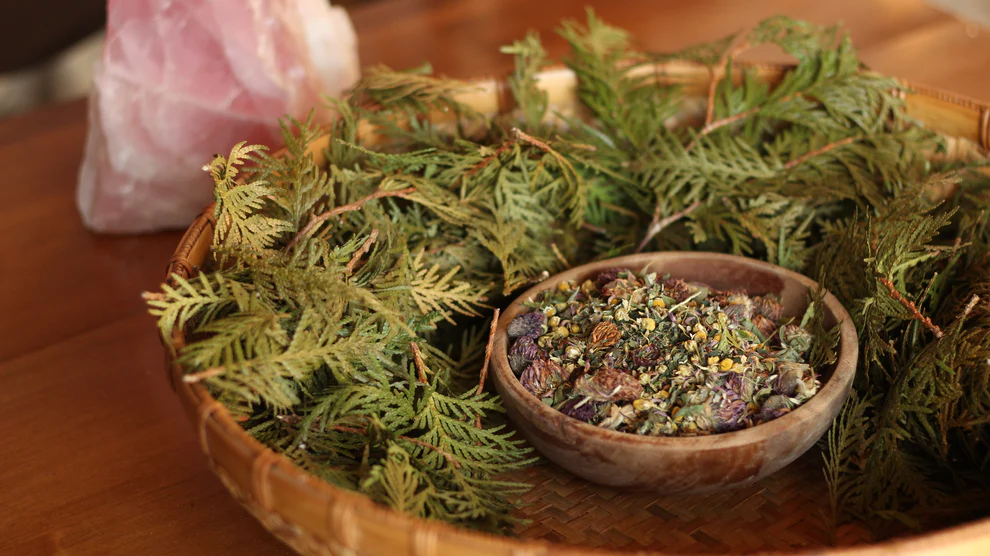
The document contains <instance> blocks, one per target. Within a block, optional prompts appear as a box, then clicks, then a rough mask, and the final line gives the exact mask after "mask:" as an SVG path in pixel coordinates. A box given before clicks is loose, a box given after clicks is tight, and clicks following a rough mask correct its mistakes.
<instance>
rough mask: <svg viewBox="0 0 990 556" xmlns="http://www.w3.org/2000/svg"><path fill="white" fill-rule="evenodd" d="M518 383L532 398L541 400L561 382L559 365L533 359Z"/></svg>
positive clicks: (545, 360) (546, 360) (547, 360)
mask: <svg viewBox="0 0 990 556" xmlns="http://www.w3.org/2000/svg"><path fill="white" fill-rule="evenodd" d="M519 382H521V383H522V385H523V388H525V389H527V390H529V391H530V393H532V394H533V395H534V396H536V397H538V398H542V397H543V396H545V395H547V394H549V393H550V392H553V390H554V389H555V388H557V387H558V386H560V384H561V382H563V376H562V372H561V368H560V365H559V364H557V363H556V362H554V361H551V360H549V359H535V360H534V361H533V362H532V363H530V364H529V366H528V367H526V370H525V371H523V373H522V376H520V377H519Z"/></svg>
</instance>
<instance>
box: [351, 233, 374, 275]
mask: <svg viewBox="0 0 990 556" xmlns="http://www.w3.org/2000/svg"><path fill="white" fill-rule="evenodd" d="M376 241H378V228H374V229H372V230H371V235H369V236H368V239H366V240H364V244H362V245H361V248H360V249H358V250H357V251H355V252H354V255H352V256H351V262H349V263H347V273H348V274H351V273H353V272H354V267H356V266H357V264H358V262H359V261H360V260H361V257H363V256H364V254H365V253H367V252H368V251H370V250H371V246H372V245H373V244H374V243H375V242H376Z"/></svg>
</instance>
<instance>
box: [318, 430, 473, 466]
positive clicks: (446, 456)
mask: <svg viewBox="0 0 990 556" xmlns="http://www.w3.org/2000/svg"><path fill="white" fill-rule="evenodd" d="M330 429H331V430H335V431H337V432H346V433H350V434H359V435H361V436H367V434H368V431H366V430H363V429H359V428H357V427H348V426H346V425H333V426H332V427H330ZM395 438H396V439H398V440H405V441H406V442H411V443H413V444H415V445H417V446H422V447H423V448H426V449H427V450H433V451H434V452H436V453H438V454H440V455H441V456H443V458H444V459H445V460H447V461H448V462H449V463H450V464H451V465H453V466H454V468H455V469H460V467H461V463H460V462H459V461H457V458H455V457H454V455H453V454H451V453H450V452H447V451H446V450H443V449H442V448H440V447H438V446H434V445H433V444H430V443H429V442H423V441H422V440H420V439H418V438H413V437H411V436H406V435H404V434H399V435H396V437H395Z"/></svg>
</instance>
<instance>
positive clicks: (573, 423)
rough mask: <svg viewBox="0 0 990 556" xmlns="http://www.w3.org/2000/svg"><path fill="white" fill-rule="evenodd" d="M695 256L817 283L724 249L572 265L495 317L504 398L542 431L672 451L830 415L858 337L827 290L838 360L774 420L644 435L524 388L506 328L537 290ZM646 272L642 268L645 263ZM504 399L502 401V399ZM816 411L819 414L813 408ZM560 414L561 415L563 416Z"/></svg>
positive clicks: (754, 438)
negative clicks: (595, 420) (586, 418)
mask: <svg viewBox="0 0 990 556" xmlns="http://www.w3.org/2000/svg"><path fill="white" fill-rule="evenodd" d="M675 257H676V258H682V259H694V260H709V261H710V260H723V261H732V262H735V263H741V264H743V265H745V266H748V267H750V268H752V269H755V270H758V271H762V272H769V273H772V274H774V275H776V276H779V277H781V278H782V279H783V280H784V281H785V282H786V281H791V282H797V283H798V284H800V285H802V286H805V287H807V288H808V289H809V290H811V289H813V288H818V287H820V286H819V285H818V283H817V282H815V281H814V280H812V279H811V278H808V277H807V276H804V275H803V274H799V273H797V272H794V271H792V270H788V269H786V268H783V267H781V266H777V265H774V264H770V263H767V262H764V261H760V260H757V259H753V258H750V257H743V256H739V255H729V254H725V253H715V252H709V251H654V252H649V253H637V254H634V255H625V256H621V257H615V258H611V259H604V260H601V261H595V262H592V263H588V264H584V265H581V266H576V267H573V268H571V269H568V270H565V271H563V272H560V273H558V274H554V275H553V276H550V277H549V278H547V279H546V280H543V281H541V282H540V283H539V284H536V285H534V286H533V287H531V288H529V289H528V290H526V291H525V292H523V293H522V294H521V295H519V296H518V297H517V298H515V299H513V300H512V302H511V303H510V304H509V305H508V306H507V309H506V311H505V312H504V313H502V315H501V317H500V318H499V323H498V326H497V329H496V332H495V341H494V345H493V347H492V350H493V352H494V353H493V354H492V364H493V366H494V373H493V374H494V376H493V379H494V380H495V381H496V382H498V383H499V384H500V385H501V386H502V387H504V388H505V392H503V393H502V397H503V398H506V397H511V398H512V399H513V401H515V402H518V403H521V404H523V405H524V406H525V407H526V408H527V409H528V410H529V411H530V412H532V413H535V414H537V415H538V416H540V417H543V418H545V419H542V420H540V421H530V422H531V423H532V425H533V426H535V427H538V428H541V429H543V430H553V429H556V430H554V432H555V433H556V434H558V435H559V434H560V433H563V435H564V436H567V435H570V434H578V435H582V436H586V437H596V438H597V439H599V440H601V441H604V442H611V443H616V444H623V445H629V444H632V445H636V446H642V447H655V448H662V449H665V450H676V451H681V450H684V451H705V450H722V449H725V448H732V447H737V446H744V445H748V444H754V443H757V442H762V441H764V440H766V438H767V437H773V436H775V435H777V434H780V433H783V432H784V431H786V430H787V429H790V428H792V427H794V426H797V425H799V424H801V423H803V422H808V421H812V420H815V419H816V416H817V418H821V416H822V415H823V414H824V415H829V414H830V412H828V411H826V409H827V406H828V405H829V403H830V402H831V401H833V400H835V399H837V398H841V399H843V400H844V399H845V398H846V397H847V396H848V395H849V392H850V387H851V386H852V381H853V378H854V377H855V373H856V367H857V362H858V358H859V339H858V335H857V333H856V326H855V325H854V324H853V322H852V317H851V316H850V315H849V312H848V311H847V310H846V308H845V307H843V305H842V304H841V303H840V302H839V300H838V298H836V297H835V295H833V294H832V293H831V292H828V291H827V290H826V292H825V295H824V297H823V303H824V304H825V306H826V307H828V308H829V310H830V311H831V312H832V313H833V314H834V315H835V318H836V321H837V325H838V326H839V346H838V354H837V358H836V362H835V364H834V368H833V370H832V374H831V376H830V377H829V378H828V380H826V381H825V383H824V384H822V387H821V389H820V390H819V391H818V392H817V393H816V394H815V395H814V396H812V397H811V398H810V399H809V400H808V401H806V402H805V403H803V404H801V405H800V406H798V407H797V408H795V409H794V410H793V411H791V412H788V413H786V414H784V415H782V416H780V417H778V418H776V419H774V420H772V421H769V422H766V423H761V424H759V425H755V426H753V427H750V428H746V429H742V430H737V431H729V432H724V433H718V434H710V435H704V436H647V435H640V434H634V433H629V432H622V431H615V430H611V429H605V428H602V427H598V426H595V425H591V424H588V423H585V422H583V421H580V420H578V419H575V418H573V417H569V416H567V415H564V414H563V413H561V412H559V411H557V410H556V409H553V408H552V407H550V406H548V405H546V404H545V403H543V402H542V401H540V400H539V398H537V397H536V396H534V395H533V394H531V393H530V392H529V391H528V390H526V389H525V388H524V387H523V386H522V383H521V382H520V381H519V379H518V377H516V375H515V373H513V372H512V370H511V369H510V368H509V359H508V345H509V338H508V335H507V333H506V327H507V326H508V324H509V322H511V321H512V319H514V318H515V317H516V316H518V315H520V314H523V313H524V311H523V310H522V308H523V307H524V305H523V303H524V302H526V301H529V300H531V299H533V298H534V297H535V296H536V294H537V293H539V292H541V291H543V290H546V289H548V288H551V287H554V286H556V285H557V284H559V283H560V282H563V281H565V280H571V279H574V278H576V277H578V276H582V275H586V274H588V273H595V272H597V271H600V270H604V269H606V268H615V267H619V268H623V267H632V268H634V269H635V268H640V267H643V265H644V264H647V265H648V264H650V263H652V262H656V261H657V260H662V259H670V258H675ZM644 270H645V267H644ZM503 403H504V402H503ZM815 410H817V413H813V411H815ZM561 417H563V419H561Z"/></svg>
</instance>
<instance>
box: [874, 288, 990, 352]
mask: <svg viewBox="0 0 990 556" xmlns="http://www.w3.org/2000/svg"><path fill="white" fill-rule="evenodd" d="M877 281H878V282H880V283H881V284H883V285H884V286H885V287H886V288H887V291H888V292H890V296H891V297H893V298H894V300H896V301H897V302H898V303H900V304H901V305H903V306H904V308H905V309H907V310H908V311H910V312H911V317H912V318H913V319H915V320H917V321H920V322H921V324H924V325H925V327H926V328H928V329H929V330H931V331H932V334H935V337H936V338H941V337H942V336H943V333H942V329H941V328H939V327H938V325H936V324H935V323H933V322H932V319H930V318H928V317H926V316H925V315H922V314H921V311H919V310H918V306H917V305H915V304H914V302H913V301H911V300H910V299H907V298H906V297H904V296H903V295H901V292H899V291H897V287H896V286H894V283H893V282H892V281H890V280H888V279H887V278H883V277H879V278H877ZM974 305H975V303H974Z"/></svg>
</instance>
